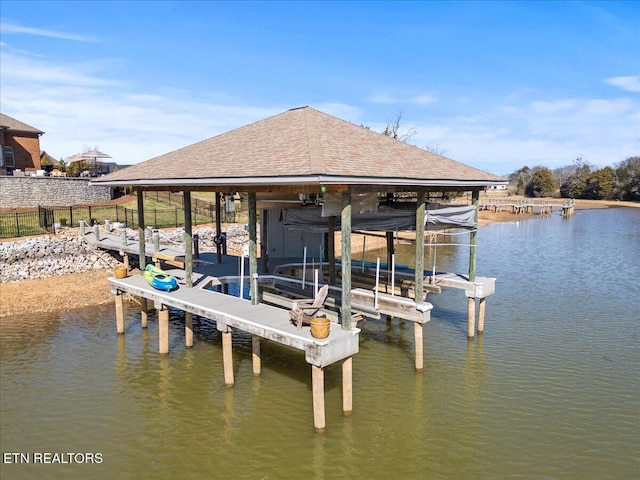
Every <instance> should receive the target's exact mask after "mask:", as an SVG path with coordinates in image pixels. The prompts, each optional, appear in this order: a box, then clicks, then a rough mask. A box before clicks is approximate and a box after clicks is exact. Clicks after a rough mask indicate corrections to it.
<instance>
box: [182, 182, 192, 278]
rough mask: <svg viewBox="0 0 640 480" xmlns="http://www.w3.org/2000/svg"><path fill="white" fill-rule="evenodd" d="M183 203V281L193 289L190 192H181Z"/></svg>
mask: <svg viewBox="0 0 640 480" xmlns="http://www.w3.org/2000/svg"><path fill="white" fill-rule="evenodd" d="M183 201H184V233H185V236H184V281H185V284H186V287H187V288H191V287H193V227H192V222H191V191H190V190H185V191H184V192H183Z"/></svg>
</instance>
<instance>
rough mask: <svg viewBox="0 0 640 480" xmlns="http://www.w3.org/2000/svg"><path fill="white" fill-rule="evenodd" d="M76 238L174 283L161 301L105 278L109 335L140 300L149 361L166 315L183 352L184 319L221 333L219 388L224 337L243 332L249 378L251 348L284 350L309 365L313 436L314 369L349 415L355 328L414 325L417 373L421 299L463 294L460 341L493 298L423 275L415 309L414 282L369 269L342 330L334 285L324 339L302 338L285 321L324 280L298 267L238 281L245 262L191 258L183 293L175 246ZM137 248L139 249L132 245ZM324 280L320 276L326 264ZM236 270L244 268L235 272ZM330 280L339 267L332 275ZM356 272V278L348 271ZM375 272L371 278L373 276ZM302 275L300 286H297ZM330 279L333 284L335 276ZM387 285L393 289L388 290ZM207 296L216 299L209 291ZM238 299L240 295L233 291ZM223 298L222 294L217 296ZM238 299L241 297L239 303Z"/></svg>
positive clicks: (317, 384) (485, 285) (163, 347)
mask: <svg viewBox="0 0 640 480" xmlns="http://www.w3.org/2000/svg"><path fill="white" fill-rule="evenodd" d="M80 233H81V235H82V236H83V238H85V240H86V241H87V242H89V243H90V244H92V245H94V246H96V247H98V248H100V249H104V250H110V251H115V252H119V253H120V254H121V255H122V256H123V259H124V261H125V264H128V256H129V255H137V256H139V255H140V250H141V247H142V249H143V251H144V256H145V263H146V259H147V258H151V260H152V261H154V262H156V264H157V265H159V264H160V262H164V263H165V265H170V266H171V268H165V270H166V271H167V272H168V273H170V274H171V275H173V276H175V277H176V278H177V279H178V284H179V288H178V289H177V290H175V291H172V292H164V291H161V290H157V289H154V288H153V287H151V286H150V285H149V284H148V283H147V282H146V280H145V279H144V277H143V276H142V275H133V276H128V277H126V278H122V279H119V278H109V280H108V281H109V286H110V289H111V292H112V293H113V294H114V297H115V308H116V330H117V332H118V333H119V334H123V333H124V331H125V326H124V305H123V294H125V293H127V294H130V295H134V296H135V297H138V298H139V299H140V305H141V306H140V322H141V327H142V328H146V327H147V323H148V315H149V312H150V310H151V309H149V308H148V306H149V302H152V303H153V304H154V305H155V310H156V312H157V319H158V324H159V338H158V351H159V353H160V354H168V353H169V311H168V309H169V308H175V309H178V310H181V311H183V312H184V314H185V345H186V346H187V347H191V346H192V345H193V315H194V314H195V315H199V316H201V317H204V318H207V319H210V320H213V321H215V322H216V328H217V329H218V330H219V331H220V332H221V333H222V350H223V367H224V381H225V384H226V385H233V383H234V378H233V355H232V349H231V345H232V342H231V336H232V332H233V331H234V330H235V331H241V332H245V333H247V334H249V335H251V337H252V348H253V353H252V358H253V372H254V374H256V375H258V374H259V373H260V370H261V359H260V341H261V340H267V341H272V342H276V343H279V344H282V345H286V346H288V347H291V348H293V349H296V350H299V351H302V352H304V355H305V360H306V361H307V363H309V364H310V365H311V371H312V397H313V412H314V413H313V415H314V427H315V428H316V430H317V431H323V430H324V428H325V424H326V422H325V411H324V368H325V367H327V366H329V365H332V364H335V363H341V365H342V377H343V379H342V388H343V412H344V413H345V414H350V412H351V411H352V356H353V355H354V354H356V353H357V352H358V348H359V334H360V329H359V328H357V322H358V321H359V320H364V319H380V318H382V316H386V317H392V318H397V319H400V320H404V321H410V322H413V324H414V339H415V342H414V343H415V368H416V370H417V371H422V370H423V368H424V354H423V349H424V340H423V338H424V335H423V327H424V324H426V323H427V322H429V321H430V319H431V310H432V308H433V306H432V305H431V303H428V302H426V301H424V299H425V297H426V295H427V294H428V293H430V292H431V293H437V292H440V291H441V289H442V288H454V289H459V290H463V291H464V293H465V295H466V296H467V297H468V319H469V320H468V336H469V337H473V335H474V334H475V331H476V322H475V319H476V301H477V300H479V302H480V303H479V305H480V306H479V311H478V323H477V331H478V333H481V332H482V331H483V329H484V312H485V309H484V306H485V300H486V298H487V297H488V296H490V295H492V294H493V293H494V292H495V279H492V278H484V277H476V278H475V280H474V281H473V282H470V281H469V280H468V277H464V276H461V275H457V274H453V273H441V272H437V273H435V274H433V272H425V274H426V275H427V276H426V277H425V279H424V282H423V285H422V286H421V287H422V290H423V295H422V296H421V297H422V298H421V299H420V300H421V301H419V302H416V298H415V291H416V287H415V272H414V271H413V270H406V271H394V272H391V271H388V270H382V271H380V270H379V269H372V268H363V269H352V275H353V283H352V285H351V286H350V288H349V291H350V293H351V294H350V295H349V296H348V297H349V300H350V305H349V307H350V310H351V317H350V318H351V320H352V323H351V325H352V326H351V327H350V328H348V329H345V328H344V325H341V324H338V323H336V322H337V321H338V317H339V312H341V311H342V310H343V308H342V307H343V302H344V295H343V291H342V285H341V281H337V282H336V283H335V284H332V285H331V286H330V289H329V295H328V298H327V300H326V301H325V303H324V306H323V310H322V311H321V315H324V316H326V317H328V318H330V319H332V320H333V322H332V323H331V327H330V333H329V336H328V337H327V338H325V339H317V338H314V337H312V335H311V332H310V330H309V329H308V328H303V329H302V330H298V329H297V328H296V326H295V325H294V324H293V323H292V322H291V318H290V315H289V311H290V310H291V309H292V308H293V305H294V302H296V300H299V299H308V298H314V296H315V292H316V291H317V289H318V281H319V282H320V283H323V284H325V283H328V280H329V279H328V277H325V276H324V275H322V276H320V277H319V279H318V280H317V281H316V282H315V283H314V281H313V279H309V276H310V275H313V272H312V270H311V269H307V270H306V271H305V270H304V267H303V265H302V264H300V263H286V264H281V265H279V266H276V268H275V270H274V273H273V274H257V273H256V274H254V275H253V276H251V275H246V274H244V272H248V270H249V269H248V268H247V263H248V262H249V259H245V258H244V257H235V256H229V255H219V254H217V253H211V252H204V253H198V255H197V256H196V255H195V254H194V255H193V261H192V266H191V272H190V280H191V283H190V284H189V283H188V280H187V281H185V280H186V279H187V278H188V277H189V275H187V271H186V263H185V262H186V257H187V255H185V250H184V249H182V248H180V246H161V245H160V244H159V240H158V235H157V232H152V231H149V232H148V233H149V235H147V236H149V237H151V238H152V241H151V242H148V239H145V238H144V237H145V235H144V231H142V232H141V233H143V237H142V238H143V240H142V242H140V241H139V240H135V239H134V240H131V239H127V237H126V235H124V234H122V233H120V234H117V233H116V232H109V231H104V230H101V229H100V226H94V227H92V228H91V229H89V231H84V232H83V231H82V230H81V232H80ZM141 243H142V245H141ZM318 266H319V267H320V268H323V270H324V272H327V271H328V270H329V268H328V264H324V266H321V265H318ZM243 267H244V268H243ZM334 270H335V271H338V272H340V270H341V265H340V264H339V263H338V264H337V265H335V267H334ZM356 270H358V271H356ZM376 270H378V271H376ZM303 271H304V276H305V278H304V279H303V278H302V275H303ZM335 271H334V274H335ZM391 277H394V278H395V279H396V280H395V281H397V284H395V283H394V282H389V281H388V278H391ZM231 284H235V285H241V286H242V285H247V286H249V287H250V291H251V292H256V294H255V295H251V300H245V299H244V298H241V297H236V296H232V295H229V294H228V293H227V292H228V286H229V285H231ZM216 290H217V291H216ZM239 291H240V292H241V295H243V293H242V292H243V289H242V287H241V288H240V289H239ZM223 292H225V293H223ZM243 296H244V295H243Z"/></svg>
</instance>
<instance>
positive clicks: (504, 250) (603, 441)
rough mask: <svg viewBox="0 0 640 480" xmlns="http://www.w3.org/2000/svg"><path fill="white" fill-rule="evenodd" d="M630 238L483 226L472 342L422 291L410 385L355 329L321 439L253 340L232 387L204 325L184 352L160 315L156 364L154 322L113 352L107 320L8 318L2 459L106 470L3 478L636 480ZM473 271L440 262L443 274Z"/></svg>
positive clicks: (1, 354)
mask: <svg viewBox="0 0 640 480" xmlns="http://www.w3.org/2000/svg"><path fill="white" fill-rule="evenodd" d="M638 231H640V211H637V212H628V211H626V212H625V211H622V210H620V211H618V212H615V211H610V212H606V211H604V212H595V211H594V212H585V213H584V214H583V215H576V216H575V217H574V218H573V219H571V220H569V221H561V220H560V218H559V217H558V218H555V217H552V218H550V219H545V220H544V221H532V222H531V223H530V222H528V221H526V222H520V224H519V225H518V226H516V225H495V226H491V227H487V228H486V229H484V228H483V229H481V231H480V235H479V240H480V244H479V250H478V253H479V257H478V272H479V273H480V274H482V275H486V276H495V277H497V278H498V284H497V293H496V295H494V296H492V297H491V298H489V300H488V301H487V316H486V329H485V333H484V334H483V335H478V336H477V337H476V338H475V339H474V340H473V341H467V340H466V335H465V333H466V302H465V300H466V299H465V297H464V295H461V294H459V292H454V293H443V294H441V295H430V296H429V298H428V301H430V302H431V303H433V304H434V310H433V312H432V320H431V321H430V322H429V323H427V324H426V325H425V327H424V358H425V369H424V371H423V372H422V373H420V374H417V373H416V372H415V369H414V364H413V356H414V345H413V341H414V339H413V335H412V329H411V328H408V327H407V326H406V325H405V322H401V321H396V320H393V321H390V322H387V321H386V320H381V321H367V322H365V324H364V325H363V334H362V336H361V343H360V353H358V355H356V356H355V357H354V359H353V368H354V376H353V382H354V398H353V400H354V412H353V416H351V417H343V415H342V409H341V408H342V403H341V371H340V368H339V366H337V367H336V368H331V367H330V368H328V369H327V372H326V385H325V388H326V397H325V399H326V418H327V433H326V435H325V436H320V435H316V434H315V432H314V431H313V426H312V405H311V378H310V377H311V375H310V368H309V366H308V365H307V364H306V362H305V361H304V356H303V355H301V354H300V352H298V351H293V350H291V349H287V348H285V347H283V346H280V345H275V344H269V343H268V342H264V343H263V345H262V366H263V368H262V374H261V375H260V376H259V377H256V376H254V375H253V371H252V362H251V351H252V350H251V338H250V336H243V335H240V334H234V344H233V355H234V374H235V376H236V384H235V385H234V387H233V388H227V387H225V386H224V381H223V366H222V350H221V341H220V334H219V332H217V330H216V328H215V325H214V324H213V322H210V321H208V320H206V319H202V318H197V317H196V318H194V329H195V331H194V334H195V339H194V340H195V343H194V346H193V348H191V349H187V348H185V346H184V325H183V320H182V316H181V315H178V314H177V313H176V314H173V313H172V318H171V321H170V335H171V340H172V348H171V353H170V354H169V355H168V356H160V355H158V346H157V335H158V329H157V328H158V327H157V322H156V321H153V319H154V318H155V317H154V316H152V317H151V321H150V322H149V328H148V330H147V329H142V328H141V326H140V317H139V306H137V305H133V304H131V305H127V308H126V309H125V318H126V325H127V329H126V333H125V335H124V336H122V335H117V334H116V332H115V319H114V309H113V306H112V305H108V306H105V307H99V308H92V309H84V310H79V311H75V312H71V313H61V314H57V315H43V316H25V317H19V318H13V319H2V321H1V322H0V367H1V368H0V388H1V395H0V443H1V445H2V450H3V452H11V451H18V452H20V451H23V452H33V451H83V450H87V451H94V452H101V453H102V454H103V456H104V458H105V462H104V463H103V464H102V465H101V466H99V468H94V467H89V466H86V467H84V468H79V467H76V466H69V465H67V466H52V465H49V466H44V468H41V469H36V468H35V467H38V466H35V465H31V466H27V467H30V468H26V467H25V466H20V465H8V464H3V465H2V478H11V479H18V480H20V479H24V478H53V479H58V478H59V479H66V478H83V479H102V478H114V479H118V478H154V479H173V478H184V477H185V476H188V477H189V478H194V479H199V478H203V479H205V478H212V477H214V478H222V479H225V478H247V479H257V478H300V477H307V478H345V477H353V478H407V479H423V478H511V477H512V476H520V477H523V478H636V477H637V476H638V475H637V473H638V468H639V458H638V454H637V452H638V451H640V440H639V438H640V437H639V436H638V418H640V411H639V409H638V402H637V399H638V397H639V396H640V372H639V370H638V365H639V362H638V360H639V359H638V351H640V323H638V322H637V312H636V311H635V308H636V305H637V304H639V303H640V292H639V291H638V289H637V272H636V270H637V267H636V265H635V263H636V262H634V260H635V259H636V258H638V257H640V239H639V237H638V235H637V232H638ZM596 239H597V241H596ZM460 250H462V251H463V250H464V249H463V248H462V249H460ZM523 252H525V253H524V254H523ZM467 256H468V252H467V253H464V252H463V253H462V254H458V256H457V257H456V256H455V255H452V256H451V257H450V258H449V257H447V256H445V255H441V253H440V249H438V254H437V258H438V259H437V261H438V269H443V270H449V269H450V268H449V267H448V266H447V265H445V263H447V262H450V263H452V264H456V263H457V262H460V263H461V264H463V265H466V262H467V260H468V258H467ZM441 260H442V261H443V263H442V264H441V263H440V261H441ZM410 326H411V325H409V327H410Z"/></svg>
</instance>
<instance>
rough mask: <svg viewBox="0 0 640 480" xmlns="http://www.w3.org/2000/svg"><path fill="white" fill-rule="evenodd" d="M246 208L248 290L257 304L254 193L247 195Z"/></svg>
mask: <svg viewBox="0 0 640 480" xmlns="http://www.w3.org/2000/svg"><path fill="white" fill-rule="evenodd" d="M248 197H249V198H248V199H249V202H248V206H247V207H248V209H249V279H250V280H249V292H250V296H251V304H252V305H257V304H258V303H259V299H258V236H257V223H258V212H257V202H256V194H255V193H251V192H250V193H249V195H248Z"/></svg>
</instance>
